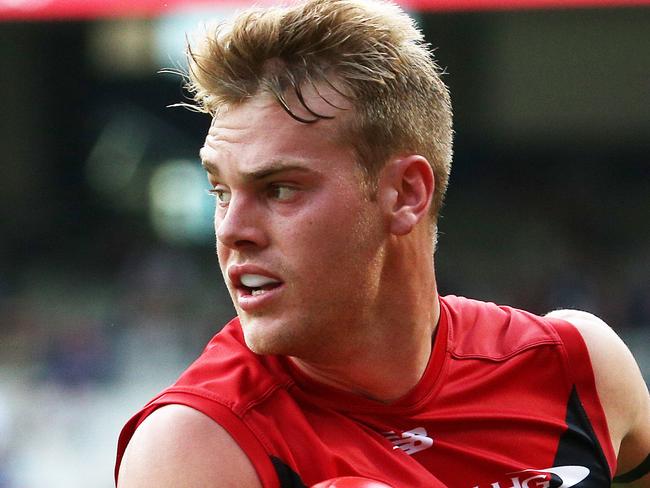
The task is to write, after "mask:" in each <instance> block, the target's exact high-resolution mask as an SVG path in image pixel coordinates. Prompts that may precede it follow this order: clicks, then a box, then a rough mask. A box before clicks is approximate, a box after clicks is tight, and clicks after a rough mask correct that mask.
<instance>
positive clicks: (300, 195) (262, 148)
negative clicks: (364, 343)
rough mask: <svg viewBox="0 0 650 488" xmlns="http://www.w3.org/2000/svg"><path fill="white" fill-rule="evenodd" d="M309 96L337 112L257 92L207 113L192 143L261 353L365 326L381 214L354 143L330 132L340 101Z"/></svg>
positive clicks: (230, 280) (294, 351)
mask: <svg viewBox="0 0 650 488" xmlns="http://www.w3.org/2000/svg"><path fill="white" fill-rule="evenodd" d="M308 103H309V105H310V107H311V108H313V109H314V110H315V111H316V112H318V113H329V114H331V115H336V118H335V119H332V120H320V121H319V122H317V123H315V124H304V123H300V122H297V121H295V120H293V119H292V118H291V117H290V116H289V115H288V114H287V113H286V112H284V110H283V109H282V108H281V107H280V106H279V105H278V104H277V102H276V101H275V100H273V99H272V98H270V97H268V96H257V97H255V98H253V99H251V100H249V101H247V102H246V103H244V104H243V105H240V106H237V107H235V108H233V109H231V110H230V111H228V112H227V113H226V114H224V115H221V116H219V117H218V118H215V120H214V121H213V124H212V126H211V128H210V131H209V133H208V136H207V138H206V141H205V145H204V147H203V148H202V150H201V158H202V160H203V164H204V166H205V167H206V169H207V171H208V177H209V180H210V183H211V185H212V187H213V190H212V192H213V193H214V194H215V197H216V210H215V219H214V224H215V231H216V237H217V254H218V257H219V263H220V266H221V271H222V273H223V276H224V279H225V282H226V284H227V286H228V289H229V291H230V295H231V297H232V300H233V303H234V305H235V308H236V309H237V313H238V315H239V318H240V321H241V324H242V329H243V331H244V335H245V338H246V342H247V344H248V346H249V347H250V348H251V349H252V350H253V351H255V352H257V353H260V354H283V355H293V356H314V355H319V354H330V353H331V351H336V348H337V347H338V346H343V345H345V344H349V343H350V340H351V339H353V338H354V334H355V330H357V328H361V327H363V326H365V325H368V326H370V325H371V324H366V323H367V322H368V321H369V318H370V315H369V311H370V310H371V309H372V307H373V303H374V302H373V299H374V298H375V297H376V293H377V285H378V282H379V275H380V271H381V262H382V258H383V252H382V249H383V248H382V245H383V242H384V239H385V238H386V235H385V230H384V225H383V224H382V217H381V214H380V211H379V208H378V206H377V203H375V202H373V201H371V199H370V198H369V197H368V195H367V194H366V191H365V190H364V188H363V186H362V176H361V175H362V173H361V170H360V169H359V167H358V165H357V163H356V162H355V159H354V153H353V151H352V149H351V148H350V147H344V146H343V145H342V144H340V143H338V142H337V139H338V138H337V134H336V129H337V127H338V124H341V119H342V118H343V116H344V115H345V113H346V112H344V111H340V110H336V109H333V108H332V107H331V106H329V105H327V104H325V102H323V101H322V100H320V99H319V98H318V97H312V98H311V99H308ZM339 103H343V101H341V100H337V105H339ZM305 115H306V116H308V114H307V113H306V112H305Z"/></svg>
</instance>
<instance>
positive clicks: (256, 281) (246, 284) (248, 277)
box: [238, 274, 282, 296]
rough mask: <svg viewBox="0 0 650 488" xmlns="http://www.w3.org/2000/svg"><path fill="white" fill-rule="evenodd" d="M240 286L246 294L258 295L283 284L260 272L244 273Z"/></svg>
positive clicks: (240, 279)
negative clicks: (259, 273)
mask: <svg viewBox="0 0 650 488" xmlns="http://www.w3.org/2000/svg"><path fill="white" fill-rule="evenodd" d="M239 282H240V286H239V287H238V288H240V289H241V290H243V291H244V294H246V295H252V296H258V295H262V294H263V293H265V292H267V291H269V290H273V289H274V288H277V287H278V286H280V285H281V284H282V282H281V281H278V280H275V279H273V278H270V277H268V276H264V275H258V274H243V275H241V277H240V278H239Z"/></svg>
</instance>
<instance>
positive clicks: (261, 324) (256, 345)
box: [240, 319, 286, 355]
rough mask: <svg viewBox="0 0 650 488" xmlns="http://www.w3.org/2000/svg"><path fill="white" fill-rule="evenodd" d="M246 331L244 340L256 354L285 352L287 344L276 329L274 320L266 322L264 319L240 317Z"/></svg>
mask: <svg viewBox="0 0 650 488" xmlns="http://www.w3.org/2000/svg"><path fill="white" fill-rule="evenodd" d="M240 322H241V324H242V330H243V332H244V341H245V342H246V345H247V346H248V348H249V349H250V350H251V351H253V352H254V353H255V354H261V355H268V354H285V353H286V352H285V351H286V344H284V345H283V342H284V341H283V340H282V339H281V338H280V337H279V335H280V334H278V331H277V330H274V328H275V327H274V324H273V323H272V322H269V323H265V322H266V321H264V320H263V319H240Z"/></svg>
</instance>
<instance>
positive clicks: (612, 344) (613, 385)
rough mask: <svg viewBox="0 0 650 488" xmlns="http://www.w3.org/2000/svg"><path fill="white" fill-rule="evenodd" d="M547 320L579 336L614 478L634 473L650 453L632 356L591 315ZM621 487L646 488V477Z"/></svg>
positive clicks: (647, 417) (646, 411)
mask: <svg viewBox="0 0 650 488" xmlns="http://www.w3.org/2000/svg"><path fill="white" fill-rule="evenodd" d="M547 316H548V317H555V318H559V319H563V320H566V321H567V322H570V323H571V324H573V325H574V326H575V327H576V329H578V331H579V332H580V334H581V335H582V337H583V339H584V341H585V343H586V345H587V349H588V350H589V357H590V358H591V362H592V366H593V370H594V377H595V380H596V389H597V390H598V396H599V397H600V401H601V403H602V405H603V409H604V410H605V415H606V417H607V424H608V427H609V432H610V435H611V438H612V443H613V445H614V450H615V451H616V452H617V453H618V455H617V458H618V468H617V470H616V471H617V472H616V474H617V475H621V474H625V473H628V472H630V471H632V470H634V469H635V468H637V467H638V466H640V465H641V464H642V463H643V462H644V460H646V458H647V456H648V454H649V453H650V396H649V395H648V388H647V387H646V384H645V382H644V381H643V377H642V376H641V372H640V371H639V367H638V366H637V364H636V361H635V360H634V357H633V356H632V353H630V351H629V349H628V348H627V346H626V345H625V344H624V343H623V341H622V340H621V339H620V338H619V337H618V336H617V335H616V333H615V332H614V331H613V330H612V329H611V328H610V327H609V326H608V325H607V324H606V323H605V322H603V321H602V320H600V319H599V318H598V317H596V316H595V315H592V314H590V313H587V312H581V311H577V310H556V311H554V312H551V313H549V314H548V315H547ZM621 486H625V487H628V488H633V487H634V488H637V487H638V488H650V474H649V473H646V474H645V475H644V476H642V477H641V478H640V479H638V480H636V481H634V482H631V483H629V484H625V485H621Z"/></svg>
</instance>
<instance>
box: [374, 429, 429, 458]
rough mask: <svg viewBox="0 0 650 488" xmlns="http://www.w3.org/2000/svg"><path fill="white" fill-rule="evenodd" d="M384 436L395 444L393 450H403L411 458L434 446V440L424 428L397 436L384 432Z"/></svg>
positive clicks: (393, 433)
mask: <svg viewBox="0 0 650 488" xmlns="http://www.w3.org/2000/svg"><path fill="white" fill-rule="evenodd" d="M383 435H384V436H385V437H386V439H388V440H389V441H390V442H391V443H392V444H393V449H401V450H402V451H404V452H405V453H406V454H408V455H409V456H412V455H413V454H415V453H416V452H420V451H424V450H425V449H428V448H430V447H431V446H432V445H433V439H432V438H431V437H429V436H428V435H427V431H426V429H425V428H424V427H416V428H415V429H413V430H407V431H405V432H402V433H401V434H396V433H395V432H394V431H390V432H383Z"/></svg>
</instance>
